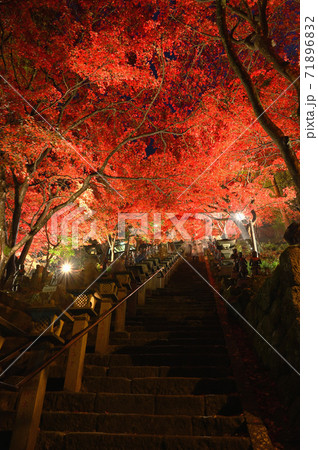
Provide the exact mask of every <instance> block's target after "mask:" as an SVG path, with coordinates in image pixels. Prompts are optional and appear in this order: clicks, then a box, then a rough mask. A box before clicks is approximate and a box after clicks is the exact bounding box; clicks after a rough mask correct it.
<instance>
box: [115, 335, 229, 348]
mask: <svg viewBox="0 0 318 450" xmlns="http://www.w3.org/2000/svg"><path fill="white" fill-rule="evenodd" d="M162 344H171V345H182V346H187V345H196V346H202V345H225V340H224V337H223V336H219V335H217V336H213V337H211V336H210V337H208V338H205V339H195V338H185V337H183V338H180V339H177V338H171V339H170V338H165V339H163V338H158V339H156V340H154V338H153V337H152V336H151V337H149V338H147V337H146V336H144V337H143V338H136V339H135V338H133V339H131V338H123V337H119V338H116V337H111V338H110V345H133V346H142V345H148V346H157V345H162Z"/></svg>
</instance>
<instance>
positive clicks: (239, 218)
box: [235, 212, 245, 220]
mask: <svg viewBox="0 0 318 450" xmlns="http://www.w3.org/2000/svg"><path fill="white" fill-rule="evenodd" d="M235 215H236V218H237V219H238V220H244V219H245V216H244V214H243V213H241V212H238V213H236V214H235Z"/></svg>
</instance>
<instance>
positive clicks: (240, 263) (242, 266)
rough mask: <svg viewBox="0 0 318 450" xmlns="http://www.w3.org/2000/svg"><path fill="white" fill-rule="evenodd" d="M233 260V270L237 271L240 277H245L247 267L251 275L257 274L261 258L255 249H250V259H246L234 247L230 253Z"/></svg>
mask: <svg viewBox="0 0 318 450" xmlns="http://www.w3.org/2000/svg"><path fill="white" fill-rule="evenodd" d="M231 259H233V260H234V268H233V271H234V272H236V273H238V275H239V277H240V278H246V277H247V275H248V267H249V268H250V269H251V272H252V275H259V273H260V267H261V263H262V261H261V259H260V257H259V256H258V255H257V252H256V251H255V250H253V251H252V255H251V257H250V260H249V261H247V260H246V258H245V257H244V256H243V253H242V252H238V251H237V249H236V248H235V249H234V250H233V253H232V255H231Z"/></svg>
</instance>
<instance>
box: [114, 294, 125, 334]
mask: <svg viewBox="0 0 318 450" xmlns="http://www.w3.org/2000/svg"><path fill="white" fill-rule="evenodd" d="M126 295H127V289H125V288H119V289H118V300H119V301H121V300H122V299H123V298H125V297H126ZM126 307H127V303H126V302H124V303H123V304H122V305H120V306H118V308H117V309H116V311H115V324H114V328H115V332H118V331H125V322H126Z"/></svg>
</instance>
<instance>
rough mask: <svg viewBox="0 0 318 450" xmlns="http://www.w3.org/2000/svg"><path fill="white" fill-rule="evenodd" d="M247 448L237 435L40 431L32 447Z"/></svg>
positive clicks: (68, 449)
mask: <svg viewBox="0 0 318 450" xmlns="http://www.w3.org/2000/svg"><path fill="white" fill-rule="evenodd" d="M79 448H81V449H107V450H131V449H134V450H150V449H151V450H162V449H165V450H211V449H214V450H248V449H250V448H251V442H250V440H249V439H248V438H246V437H237V436H226V437H225V436H224V437H223V436H222V437H211V436H152V435H146V434H144V435H136V434H129V433H123V434H119V433H118V434H115V433H112V434H106V433H89V432H77V433H58V432H56V431H41V432H40V435H39V439H38V442H37V446H36V450H44V449H45V450H53V449H54V450H56V449H63V450H78V449H79Z"/></svg>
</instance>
